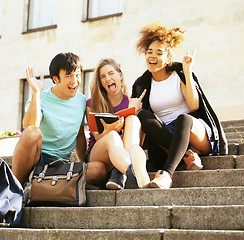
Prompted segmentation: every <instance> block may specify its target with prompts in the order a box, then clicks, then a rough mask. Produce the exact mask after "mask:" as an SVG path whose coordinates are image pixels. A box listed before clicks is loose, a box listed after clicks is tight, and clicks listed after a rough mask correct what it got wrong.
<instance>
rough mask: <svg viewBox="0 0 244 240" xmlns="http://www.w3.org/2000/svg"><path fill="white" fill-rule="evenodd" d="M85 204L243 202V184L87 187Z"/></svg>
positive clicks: (197, 204) (220, 203) (177, 204)
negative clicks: (116, 187) (97, 188)
mask: <svg viewBox="0 0 244 240" xmlns="http://www.w3.org/2000/svg"><path fill="white" fill-rule="evenodd" d="M86 194H87V204H86V206H87V207H112V206H172V205H173V206H184V205H185V206H213V205H215V206H217V205H218V206H221V205H244V201H243V196H244V186H240V187H193V188H171V189H125V190H123V191H112V190H111V191H104V190H87V191H86Z"/></svg>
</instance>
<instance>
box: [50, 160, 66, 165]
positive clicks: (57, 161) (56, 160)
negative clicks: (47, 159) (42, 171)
mask: <svg viewBox="0 0 244 240" xmlns="http://www.w3.org/2000/svg"><path fill="white" fill-rule="evenodd" d="M57 162H68V163H69V162H70V160H66V159H58V160H55V161H53V162H51V163H49V164H48V165H49V166H51V165H53V164H54V163H57Z"/></svg>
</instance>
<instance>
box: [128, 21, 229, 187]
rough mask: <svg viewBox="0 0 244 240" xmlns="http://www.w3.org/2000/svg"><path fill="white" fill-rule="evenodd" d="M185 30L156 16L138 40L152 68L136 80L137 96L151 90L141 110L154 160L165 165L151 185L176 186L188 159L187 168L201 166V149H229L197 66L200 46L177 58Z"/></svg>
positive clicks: (158, 166) (209, 151) (214, 151)
mask: <svg viewBox="0 0 244 240" xmlns="http://www.w3.org/2000/svg"><path fill="white" fill-rule="evenodd" d="M183 33H184V31H182V30H181V29H180V28H167V27H165V26H164V24H162V23H160V22H156V23H153V24H150V25H148V26H145V27H143V28H142V29H141V31H140V34H141V37H140V39H139V40H138V42H137V50H138V51H139V52H140V53H144V54H145V60H146V64H147V68H148V69H147V71H146V72H145V73H144V74H143V75H142V76H140V77H139V78H138V79H137V80H136V81H135V83H134V85H133V91H132V97H138V96H140V94H141V93H142V92H143V91H144V90H145V89H146V90H147V93H146V95H145V97H144V98H143V100H142V103H143V110H141V111H140V112H139V113H138V115H137V116H138V117H139V119H140V122H141V124H142V130H143V131H144V132H145V133H146V140H147V144H148V154H149V161H151V163H152V165H153V166H154V167H155V168H156V169H157V170H159V169H160V170H159V171H158V172H157V174H156V176H155V179H153V180H152V181H151V182H150V186H151V187H157V188H170V187H171V185H172V175H173V173H174V171H175V169H176V167H177V166H178V165H179V163H180V162H181V160H182V159H183V160H184V161H185V163H186V165H187V170H200V169H202V167H203V166H202V164H201V159H200V158H199V156H198V154H201V155H209V154H213V155H217V154H219V153H220V154H226V153H227V151H228V146H227V141H226V138H225V134H224V132H223V129H222V127H221V125H220V122H219V120H218V118H217V116H216V114H215V112H214V111H213V109H212V108H211V106H210V104H209V102H208V100H207V98H206V97H205V95H204V93H203V91H202V89H201V87H200V85H199V82H198V80H197V78H196V76H195V75H194V73H193V72H192V67H193V62H194V56H195V52H194V53H193V54H190V53H189V52H187V54H186V55H185V56H184V58H183V60H182V63H179V62H173V55H172V53H173V51H174V50H175V49H176V48H177V47H178V46H179V45H180V44H181V42H182V41H183V40H184V36H183ZM197 153H198V154H197ZM161 169H162V170H161Z"/></svg>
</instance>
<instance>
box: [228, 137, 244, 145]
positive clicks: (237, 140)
mask: <svg viewBox="0 0 244 240" xmlns="http://www.w3.org/2000/svg"><path fill="white" fill-rule="evenodd" d="M227 141H228V144H232V143H244V142H243V139H241V138H231V139H227Z"/></svg>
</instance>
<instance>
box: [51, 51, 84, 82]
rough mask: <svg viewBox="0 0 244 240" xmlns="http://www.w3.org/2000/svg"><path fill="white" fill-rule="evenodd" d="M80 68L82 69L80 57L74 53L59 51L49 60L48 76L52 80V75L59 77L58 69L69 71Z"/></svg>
mask: <svg viewBox="0 0 244 240" xmlns="http://www.w3.org/2000/svg"><path fill="white" fill-rule="evenodd" d="M77 68H80V70H81V71H82V66H81V63H80V58H79V57H78V56H77V55H75V54H74V53H71V52H68V53H59V54H57V55H56V56H55V57H54V58H53V59H52V61H51V63H50V66H49V73H50V77H51V78H52V80H53V76H57V78H58V79H59V72H60V70H61V69H62V70H66V73H68V74H69V73H71V72H72V71H74V70H76V69H77Z"/></svg>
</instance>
